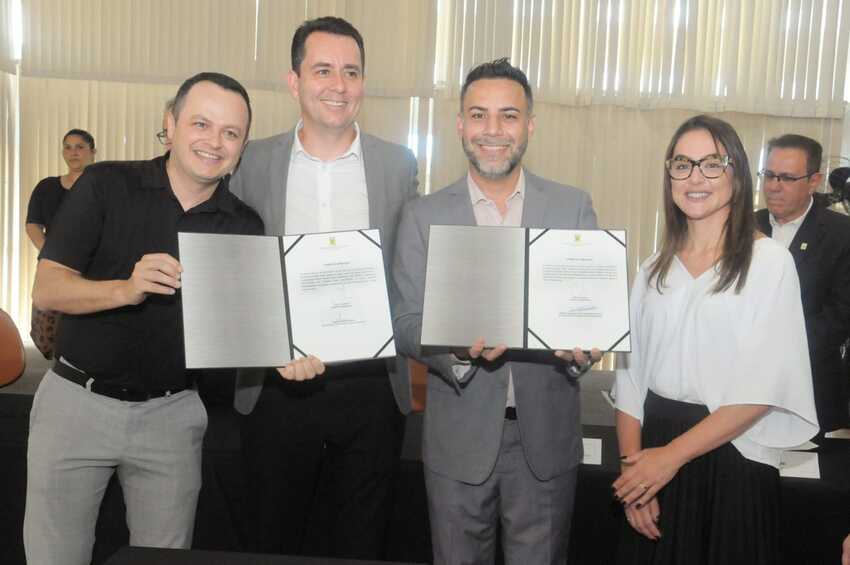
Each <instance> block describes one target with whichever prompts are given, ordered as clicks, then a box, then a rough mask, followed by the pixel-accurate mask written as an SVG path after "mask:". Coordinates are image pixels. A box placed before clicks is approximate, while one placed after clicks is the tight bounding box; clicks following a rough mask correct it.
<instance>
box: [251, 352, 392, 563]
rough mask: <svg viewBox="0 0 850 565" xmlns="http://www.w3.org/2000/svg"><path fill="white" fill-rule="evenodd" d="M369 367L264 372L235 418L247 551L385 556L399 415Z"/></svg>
mask: <svg viewBox="0 0 850 565" xmlns="http://www.w3.org/2000/svg"><path fill="white" fill-rule="evenodd" d="M376 366H377V367H379V369H378V372H379V374H378V375H376V376H371V375H374V372H372V373H371V375H370V376H362V375H352V374H350V371H349V372H348V373H347V374H346V376H344V377H343V378H334V370H333V369H334V368H329V370H328V372H327V373H326V375H327V376H328V378H326V377H325V376H322V377H319V378H317V379H316V380H315V381H309V382H305V383H294V382H288V381H283V380H282V379H280V377H278V376H277V373H270V374H269V376H268V377H267V378H266V383H265V386H264V388H263V392H262V394H261V395H260V398H259V400H258V402H257V406H256V407H255V408H254V411H253V412H252V413H251V414H250V415H248V416H245V417H243V418H242V449H243V456H244V459H245V470H246V478H247V480H248V488H247V491H248V493H249V494H248V495H249V500H248V504H247V510H248V513H249V515H250V516H249V519H248V521H247V523H246V527H247V528H248V530H249V531H247V532H246V538H247V541H248V544H249V545H250V546H251V547H250V549H252V550H254V551H259V552H266V553H283V554H289V555H305V554H306V555H324V556H330V557H342V558H359V559H381V558H382V557H383V553H384V547H385V535H386V531H387V524H388V519H389V516H390V511H391V509H392V492H393V479H394V475H395V470H396V468H397V466H398V460H399V453H400V450H401V441H402V438H403V432H404V418H403V417H402V415H401V413H400V412H399V411H398V408H397V407H396V403H395V399H394V397H393V393H392V389H391V387H390V383H389V379H388V377H387V375H386V371H385V370H382V367H381V365H376V364H375V363H374V362H372V363H371V364H366V365H363V367H364V368H367V369H370V370H371V371H375V367H376ZM381 373H382V374H381ZM322 507H324V508H322Z"/></svg>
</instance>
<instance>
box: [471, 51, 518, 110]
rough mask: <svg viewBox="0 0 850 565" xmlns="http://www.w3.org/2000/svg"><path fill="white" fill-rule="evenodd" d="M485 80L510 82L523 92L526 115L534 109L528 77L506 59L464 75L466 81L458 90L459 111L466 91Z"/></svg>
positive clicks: (478, 67)
mask: <svg viewBox="0 0 850 565" xmlns="http://www.w3.org/2000/svg"><path fill="white" fill-rule="evenodd" d="M487 78H504V79H507V80H512V81H514V82H515V83H517V84H519V85H520V86H521V87H522V90H523V92H525V101H526V103H527V104H528V113H529V114H530V113H531V110H532V109H533V108H534V96H533V95H532V94H531V85H529V84H528V77H526V76H525V73H524V72H522V69H520V68H519V67H514V66H513V65H511V63H510V60H509V59H508V58H507V57H502V58H501V59H496V60H495V61H490V62H489V63H481V64H480V65H478V66H477V67H475V68H474V69H472V70H471V71H469V74H467V75H466V80H464V81H463V88H461V90H460V111H461V112H463V99H464V97H465V96H466V91H467V90H468V89H469V85H471V84H472V83H473V82H475V81H476V80H482V79H487Z"/></svg>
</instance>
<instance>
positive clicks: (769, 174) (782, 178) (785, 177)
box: [758, 169, 818, 184]
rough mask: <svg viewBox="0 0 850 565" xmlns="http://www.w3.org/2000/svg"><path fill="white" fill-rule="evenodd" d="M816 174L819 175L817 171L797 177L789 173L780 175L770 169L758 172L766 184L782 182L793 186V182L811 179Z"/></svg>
mask: <svg viewBox="0 0 850 565" xmlns="http://www.w3.org/2000/svg"><path fill="white" fill-rule="evenodd" d="M816 174H818V172H817V171H815V172H813V173H809V174H807V175H800V176H799V177H795V176H792V175H789V174H787V173H782V174H779V175H778V174H776V173H774V172H773V171H771V170H769V169H762V170H761V171H759V172H758V175H759V176H760V177H761V178H763V179H764V182H781V183H785V184H791V183H792V182H797V181H798V180H803V179H810V178H812V177H813V176H814V175H816Z"/></svg>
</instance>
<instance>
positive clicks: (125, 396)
mask: <svg viewBox="0 0 850 565" xmlns="http://www.w3.org/2000/svg"><path fill="white" fill-rule="evenodd" d="M53 372H54V373H56V374H57V375H59V376H60V377H62V378H63V379H65V380H68V381H71V382H72V383H74V384H78V385H80V386H81V387H83V388H85V389H87V390H90V391H92V392H94V393H97V394H101V395H103V396H108V397H109V398H114V399H116V400H124V401H126V402H144V401H145V400H150V399H152V398H161V397H163V396H170V395H172V394H177V393H178V392H181V391H184V390H186V387H181V388H170V389H167V390H137V389H129V388H126V387H123V386H121V385H116V384H112V383H110V382H109V381H108V380H106V381H104V380H103V379H102V378H98V376H97V375H89V374H87V373H84V372H82V371H78V370H77V369H75V368H73V367H71V366H69V365H66V364H65V363H62V362H61V361H56V364H55V365H54V366H53Z"/></svg>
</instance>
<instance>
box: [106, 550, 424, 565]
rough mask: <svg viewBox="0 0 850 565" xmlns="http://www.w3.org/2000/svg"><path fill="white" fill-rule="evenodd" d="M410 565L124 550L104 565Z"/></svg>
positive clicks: (250, 554)
mask: <svg viewBox="0 0 850 565" xmlns="http://www.w3.org/2000/svg"><path fill="white" fill-rule="evenodd" d="M153 563H155V564H156V565H408V564H405V563H400V562H398V561H359V560H354V559H330V558H328V557H292V556H287V555H263V554H259V553H233V552H228V551H199V550H191V551H189V550H186V549H154V548H150V547H124V548H122V549H120V550H119V551H118V552H117V553H116V554H115V555H113V556H112V557H110V558H109V560H108V561H107V562H106V564H105V565H151V564H153Z"/></svg>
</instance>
